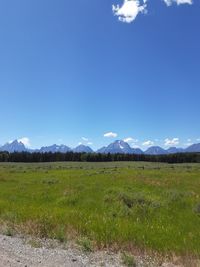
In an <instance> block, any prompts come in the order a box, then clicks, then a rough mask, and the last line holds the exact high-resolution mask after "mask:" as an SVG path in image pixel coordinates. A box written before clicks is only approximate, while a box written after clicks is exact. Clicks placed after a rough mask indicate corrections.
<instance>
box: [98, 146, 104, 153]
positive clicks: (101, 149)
mask: <svg viewBox="0 0 200 267" xmlns="http://www.w3.org/2000/svg"><path fill="white" fill-rule="evenodd" d="M105 151H106V146H103V147H102V148H100V149H98V150H97V151H96V153H101V154H105V153H106V152H105Z"/></svg>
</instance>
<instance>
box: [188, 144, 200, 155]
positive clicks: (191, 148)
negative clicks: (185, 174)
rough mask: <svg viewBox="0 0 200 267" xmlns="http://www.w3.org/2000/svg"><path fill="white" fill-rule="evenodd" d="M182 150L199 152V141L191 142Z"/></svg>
mask: <svg viewBox="0 0 200 267" xmlns="http://www.w3.org/2000/svg"><path fill="white" fill-rule="evenodd" d="M184 152H190V153H192V152H200V143H199V144H193V145H191V146H189V147H188V148H186V149H185V151H184Z"/></svg>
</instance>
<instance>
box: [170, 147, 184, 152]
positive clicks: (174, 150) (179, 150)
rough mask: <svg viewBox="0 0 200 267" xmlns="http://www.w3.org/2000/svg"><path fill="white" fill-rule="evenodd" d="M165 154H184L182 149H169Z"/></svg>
mask: <svg viewBox="0 0 200 267" xmlns="http://www.w3.org/2000/svg"><path fill="white" fill-rule="evenodd" d="M166 152H167V154H176V153H182V152H184V149H183V148H177V147H170V148H168V149H167V150H166Z"/></svg>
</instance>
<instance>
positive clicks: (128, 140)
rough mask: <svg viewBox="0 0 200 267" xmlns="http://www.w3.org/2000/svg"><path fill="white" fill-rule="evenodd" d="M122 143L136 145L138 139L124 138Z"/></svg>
mask: <svg viewBox="0 0 200 267" xmlns="http://www.w3.org/2000/svg"><path fill="white" fill-rule="evenodd" d="M124 142H126V143H137V142H138V139H134V138H132V137H127V138H124Z"/></svg>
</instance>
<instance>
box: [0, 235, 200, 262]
mask: <svg viewBox="0 0 200 267" xmlns="http://www.w3.org/2000/svg"><path fill="white" fill-rule="evenodd" d="M134 258H135V261H136V263H137V265H136V266H137V267H158V266H159V267H182V266H184V267H185V266H186V267H193V266H194V267H197V266H198V267H199V266H200V262H199V261H198V262H196V261H195V262H191V261H189V262H185V264H180V261H179V263H178V262H177V263H173V264H172V263H169V262H160V261H158V260H157V261H156V260H155V259H153V258H152V257H149V256H145V257H144V256H136V257H134ZM22 266H23V267H64V266H66V267H86V266H87V267H103V266H104V267H122V266H124V265H123V264H122V258H121V253H118V254H116V253H112V252H108V251H95V252H91V253H86V252H83V251H82V250H81V249H80V248H79V247H77V246H76V245H75V244H73V243H67V244H65V243H63V244H61V243H59V242H57V241H55V240H46V239H45V240H41V239H32V238H31V237H9V236H5V235H0V267H22Z"/></svg>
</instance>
